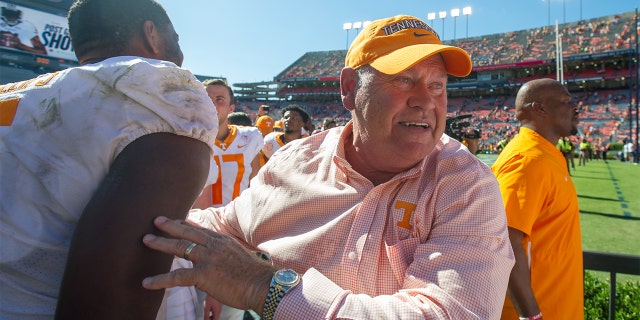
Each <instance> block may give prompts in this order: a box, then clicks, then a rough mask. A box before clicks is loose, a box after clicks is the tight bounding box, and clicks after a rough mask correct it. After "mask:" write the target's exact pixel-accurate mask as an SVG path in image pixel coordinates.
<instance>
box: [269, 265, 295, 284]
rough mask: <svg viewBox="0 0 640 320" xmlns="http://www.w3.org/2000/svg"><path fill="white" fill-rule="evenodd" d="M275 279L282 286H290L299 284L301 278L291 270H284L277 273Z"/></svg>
mask: <svg viewBox="0 0 640 320" xmlns="http://www.w3.org/2000/svg"><path fill="white" fill-rule="evenodd" d="M273 278H274V280H275V281H276V282H277V283H278V284H280V285H283V286H290V285H294V284H296V283H298V279H299V276H298V274H297V273H296V272H295V271H293V270H291V269H282V270H278V271H276V273H275V275H274V276H273Z"/></svg>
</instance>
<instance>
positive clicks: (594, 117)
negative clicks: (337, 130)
mask: <svg viewBox="0 0 640 320" xmlns="http://www.w3.org/2000/svg"><path fill="white" fill-rule="evenodd" d="M572 94H573V96H574V99H575V101H576V103H577V104H578V105H579V107H580V110H581V116H580V119H581V122H580V127H579V133H578V135H576V136H573V137H571V139H572V142H573V143H574V144H576V145H577V144H578V143H579V141H580V139H581V138H582V137H584V138H586V139H587V140H588V141H589V142H590V143H591V144H593V145H598V146H600V145H603V146H605V145H607V144H609V143H618V142H621V141H623V140H624V139H627V138H629V126H628V121H629V120H628V119H629V114H628V112H629V111H628V110H629V103H632V104H634V103H635V101H634V100H633V99H629V91H628V89H627V90H596V91H585V92H572ZM514 102H515V101H514V97H513V96H505V95H493V96H477V97H457V98H450V99H449V102H448V115H449V116H450V117H455V116H459V115H463V114H471V115H472V116H471V117H470V118H468V119H466V121H467V122H468V123H469V126H470V127H471V128H474V129H478V130H480V132H481V133H482V136H481V139H480V143H479V148H478V149H479V150H480V152H489V153H493V152H496V146H497V144H498V142H499V141H500V140H503V139H506V140H509V139H511V138H512V137H513V135H515V134H516V133H517V132H518V121H517V120H516V118H515V107H514ZM291 103H296V104H298V105H300V106H302V107H303V108H305V109H306V110H307V111H308V112H309V114H310V115H311V118H312V122H313V123H314V124H315V126H316V127H320V126H321V125H322V124H321V122H322V120H323V119H326V118H330V119H334V120H335V121H336V123H337V125H344V124H346V123H347V122H348V121H349V119H350V116H349V113H348V112H347V110H346V109H345V108H344V107H343V106H342V103H341V102H340V101H339V100H334V101H305V102H302V103H301V102H297V101H296V102H293V101H284V102H283V101H273V102H270V103H269V104H270V105H271V106H272V109H273V110H274V111H273V112H272V115H274V116H275V117H274V118H277V117H278V116H279V115H280V112H281V110H282V109H283V108H284V107H286V106H287V105H289V104H291ZM261 104H264V101H262V102H260V101H258V102H251V101H249V102H247V101H241V102H238V105H239V108H240V109H241V110H242V111H244V112H246V113H248V114H249V115H251V116H252V117H253V118H255V117H256V114H257V110H258V107H259V106H260V105H261ZM632 118H634V119H635V111H632ZM632 130H635V128H632ZM631 134H632V135H635V131H632V133H631Z"/></svg>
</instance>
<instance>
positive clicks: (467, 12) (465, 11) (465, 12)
mask: <svg viewBox="0 0 640 320" xmlns="http://www.w3.org/2000/svg"><path fill="white" fill-rule="evenodd" d="M462 14H463V15H464V16H466V17H467V34H466V36H465V38H469V16H470V15H471V7H464V8H462Z"/></svg>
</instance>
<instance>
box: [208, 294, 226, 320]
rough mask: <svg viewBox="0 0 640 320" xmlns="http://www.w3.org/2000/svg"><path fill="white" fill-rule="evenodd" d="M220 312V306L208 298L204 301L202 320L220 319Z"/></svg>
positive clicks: (217, 302)
mask: <svg viewBox="0 0 640 320" xmlns="http://www.w3.org/2000/svg"><path fill="white" fill-rule="evenodd" d="M221 312H222V304H221V303H220V302H219V301H218V300H216V299H214V298H211V297H210V296H207V297H206V298H205V299H204V319H205V320H218V319H220V313H221Z"/></svg>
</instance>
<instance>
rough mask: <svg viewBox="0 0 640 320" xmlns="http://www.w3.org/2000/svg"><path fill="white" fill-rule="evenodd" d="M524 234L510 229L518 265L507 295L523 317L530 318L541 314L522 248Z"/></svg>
mask: <svg viewBox="0 0 640 320" xmlns="http://www.w3.org/2000/svg"><path fill="white" fill-rule="evenodd" d="M523 237H524V233H523V232H522V231H520V230H518V229H514V228H511V227H509V240H510V241H511V248H512V249H513V255H514V256H515V258H516V264H515V265H514V266H513V269H511V276H510V277H509V285H508V287H507V295H509V299H511V302H512V303H513V306H514V307H515V308H516V310H517V311H518V314H519V315H520V316H521V317H529V316H533V315H536V314H539V313H540V308H539V307H538V302H537V301H536V297H535V296H534V295H533V291H532V290H531V276H530V273H529V263H528V260H527V255H526V253H525V252H524V248H523V247H522V238H523Z"/></svg>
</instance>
